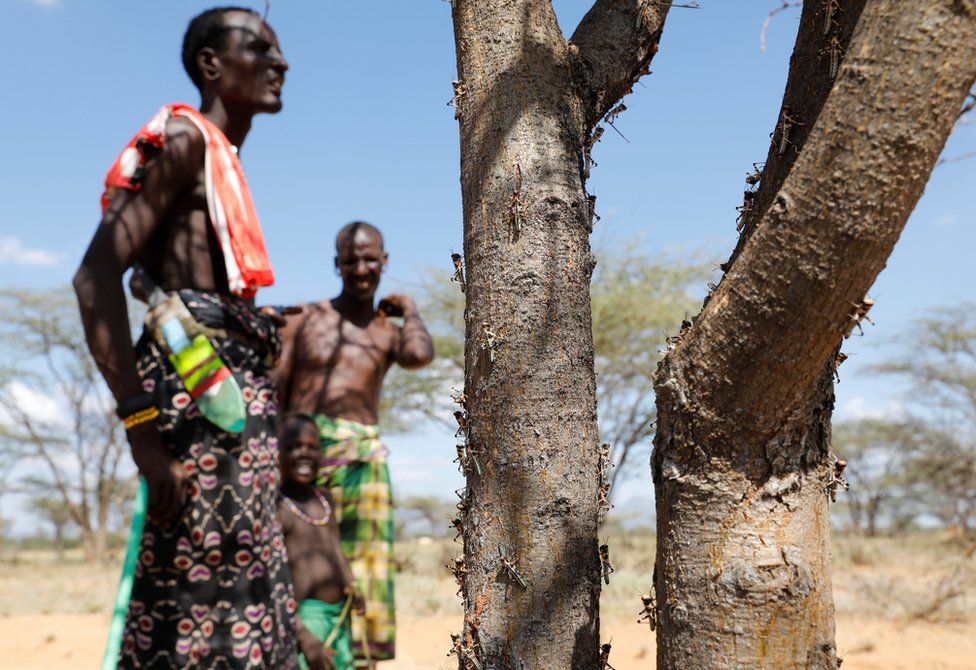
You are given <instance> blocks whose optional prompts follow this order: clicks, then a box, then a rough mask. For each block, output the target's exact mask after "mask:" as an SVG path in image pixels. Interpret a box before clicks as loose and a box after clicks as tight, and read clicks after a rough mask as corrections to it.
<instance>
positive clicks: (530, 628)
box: [453, 0, 668, 670]
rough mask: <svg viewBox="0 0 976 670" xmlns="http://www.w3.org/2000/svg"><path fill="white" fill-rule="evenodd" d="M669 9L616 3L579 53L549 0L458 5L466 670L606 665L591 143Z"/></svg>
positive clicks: (599, 10)
mask: <svg viewBox="0 0 976 670" xmlns="http://www.w3.org/2000/svg"><path fill="white" fill-rule="evenodd" d="M667 4H668V3H643V2H641V1H640V0H608V1H605V0H600V1H599V2H597V3H596V5H595V6H594V8H593V9H592V10H591V12H590V13H589V14H588V15H587V17H586V18H585V19H584V20H583V22H582V23H581V24H580V27H579V29H578V30H577V33H576V34H575V35H574V37H573V40H572V41H571V42H567V41H566V40H565V39H564V38H563V36H562V34H561V33H560V30H559V26H558V24H557V23H556V17H555V14H554V13H553V9H552V6H551V4H550V2H549V0H455V1H454V2H453V18H454V29H455V41H456V47H457V61H458V74H459V76H458V79H459V81H458V82H456V85H455V86H456V88H455V92H456V98H455V105H456V107H457V114H458V118H459V121H460V134H461V189H462V197H463V207H464V256H465V261H466V265H467V292H466V298H467V306H466V313H465V322H466V335H465V391H466V394H467V426H468V446H469V452H470V453H471V454H472V455H471V456H469V458H468V459H467V460H466V461H465V471H466V475H467V484H468V485H467V491H466V493H465V494H464V496H463V499H462V503H461V507H463V508H464V510H463V511H462V521H463V524H464V525H463V529H464V531H463V538H464V569H465V572H464V573H463V584H462V594H463V597H464V604H465V617H464V630H463V633H462V637H461V639H460V641H459V644H458V646H457V653H458V654H459V658H460V666H461V667H462V668H473V667H476V666H475V662H474V661H473V660H472V659H477V663H478V664H480V667H483V668H492V669H493V670H508V669H511V670H523V669H524V670H529V669H531V670H548V669H551V670H567V669H580V670H596V669H597V668H598V667H599V666H600V660H599V654H600V648H599V596H600V561H599V556H598V551H597V545H598V540H597V529H598V512H599V502H598V496H599V491H598V489H599V482H600V478H599V473H598V467H597V463H598V447H599V445H598V435H597V424H596V399H595V383H594V376H593V341H592V333H591V327H590V301H589V282H590V274H591V272H592V269H593V263H594V260H593V255H592V254H591V252H590V246H589V233H590V231H591V202H590V200H589V199H588V196H587V193H586V191H585V172H586V169H587V161H588V149H587V144H588V143H589V141H590V139H589V138H590V133H591V130H592V129H593V127H594V125H595V124H596V123H597V122H598V121H599V120H600V118H602V117H603V115H604V114H606V112H607V111H608V110H609V109H610V107H611V106H612V105H613V104H615V102H616V101H617V100H618V99H619V98H620V97H621V96H622V95H623V94H624V93H626V92H627V91H628V90H629V88H630V86H631V85H632V83H633V82H634V81H635V80H636V78H637V77H638V76H639V75H640V73H642V72H643V71H645V70H646V66H647V63H648V62H649V61H650V59H651V57H652V56H653V53H654V51H655V50H656V42H657V38H658V36H659V29H660V26H661V25H662V23H663V20H664V15H665V13H666V11H667ZM474 459H477V460H478V463H477V464H476V463H475V462H474ZM479 468H480V473H481V474H479Z"/></svg>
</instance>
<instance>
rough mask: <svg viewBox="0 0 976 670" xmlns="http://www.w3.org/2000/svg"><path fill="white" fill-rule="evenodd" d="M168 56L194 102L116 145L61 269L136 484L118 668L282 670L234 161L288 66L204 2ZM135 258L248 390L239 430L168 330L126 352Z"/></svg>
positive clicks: (273, 457) (251, 233)
mask: <svg viewBox="0 0 976 670" xmlns="http://www.w3.org/2000/svg"><path fill="white" fill-rule="evenodd" d="M183 65H184V67H185V68H186V71H187V73H188V74H189V76H190V78H191V79H192V80H193V82H194V84H196V86H197V88H198V89H199V90H200V94H201V99H202V102H201V105H200V110H199V111H197V110H195V109H192V108H190V107H187V106H184V105H170V106H167V107H164V108H163V109H162V110H161V111H160V113H159V114H157V116H156V117H154V118H153V120H152V121H150V122H149V124H147V125H146V126H145V127H144V128H143V129H142V130H141V131H140V132H139V133H138V134H137V135H136V137H135V138H134V139H133V141H132V142H130V144H129V146H128V147H127V148H126V149H125V150H124V151H123V152H122V154H121V155H120V156H119V158H118V159H117V160H116V162H115V164H114V165H113V166H112V167H111V168H110V170H109V173H108V175H107V177H106V193H105V195H103V198H102V204H103V218H102V221H101V223H100V225H99V227H98V229H97V231H96V232H95V235H94V237H93V239H92V241H91V245H90V246H89V248H88V250H87V252H86V253H85V257H84V259H83V260H82V263H81V267H80V268H79V269H78V271H77V273H76V275H75V278H74V287H75V291H76V293H77V296H78V304H79V308H80V311H81V316H82V321H83V322H84V325H85V333H86V337H87V340H88V346H89V348H90V349H91V352H92V355H93V357H94V359H95V361H96V363H97V364H98V366H99V369H100V370H101V372H102V375H103V376H104V378H105V381H106V382H107V383H108V386H109V388H110V390H111V392H112V394H113V395H114V396H115V399H116V401H117V402H118V404H119V409H118V414H119V416H120V418H122V419H123V420H124V422H125V425H126V429H127V435H128V439H129V444H130V446H131V449H132V456H133V459H134V460H135V462H136V465H137V466H138V468H139V472H140V474H141V475H142V476H143V477H144V478H145V481H146V483H147V487H148V491H149V519H148V520H147V522H146V526H145V530H144V532H143V536H142V541H141V547H140V551H139V562H138V564H137V567H136V571H135V581H134V585H133V588H132V596H131V600H130V604H129V609H128V614H127V618H126V625H125V631H124V634H123V639H122V644H121V647H122V648H121V652H120V655H119V661H118V667H120V668H147V667H152V668H222V669H223V668H256V667H261V668H293V667H294V665H295V662H296V647H295V634H294V611H295V607H296V604H295V601H294V598H293V597H292V595H291V579H290V576H289V573H288V569H287V565H286V563H285V560H284V552H283V549H282V547H283V543H282V537H281V529H280V525H279V523H278V520H277V514H276V511H277V506H276V502H275V499H276V495H277V490H278V486H277V477H278V474H277V451H276V437H275V427H274V423H273V417H274V414H275V412H276V405H275V392H274V386H273V384H272V382H271V380H270V378H269V377H268V375H267V370H266V367H265V366H266V361H271V360H272V359H273V358H274V356H275V354H276V353H277V349H278V348H279V343H278V336H277V326H276V324H275V322H273V321H272V320H271V318H269V316H268V315H266V314H264V313H260V312H258V311H257V310H255V308H254V304H253V296H254V294H255V292H256V291H257V289H258V288H259V287H261V286H267V285H270V284H271V283H272V281H273V277H272V273H271V268H270V265H269V264H268V262H267V255H266V253H265V249H264V241H263V238H262V235H261V229H260V225H259V224H258V220H257V216H256V214H255V213H254V207H253V203H252V202H251V197H250V192H249V190H248V188H247V184H246V182H245V181H244V178H243V172H242V170H241V168H240V164H239V162H238V159H237V149H238V148H239V147H240V146H241V145H242V144H243V142H244V139H245V137H246V136H247V134H248V131H249V129H250V127H251V120H252V118H253V117H254V115H255V114H258V113H262V112H267V113H275V112H278V111H279V110H280V109H281V87H282V84H283V82H284V78H285V71H286V70H287V69H288V63H287V62H286V61H285V59H284V57H283V56H282V54H281V50H280V48H279V46H278V39H277V37H276V36H275V33H274V32H273V31H272V30H271V28H270V27H269V26H268V25H267V24H265V23H264V21H263V20H262V19H261V17H260V16H258V15H257V14H255V13H254V12H252V11H251V10H248V9H241V8H218V9H213V10H209V11H206V12H203V13H202V14H200V15H199V16H197V17H196V18H194V19H193V20H192V21H191V22H190V24H189V27H188V28H187V31H186V35H185V37H184V43H183ZM135 263H140V264H141V266H142V267H143V268H144V269H145V271H146V273H147V274H148V276H149V277H151V278H152V279H153V280H154V281H155V283H157V284H158V285H159V286H160V287H161V288H162V289H164V290H165V291H168V292H171V294H172V293H174V292H175V293H176V294H177V295H178V296H179V298H180V299H181V300H182V302H183V303H185V306H186V307H187V308H188V310H189V312H190V314H191V315H192V317H193V319H194V320H195V322H196V324H198V325H199V326H200V327H201V328H206V329H208V330H207V333H208V334H209V339H210V341H211V342H212V344H213V346H214V348H215V350H216V353H217V355H218V356H219V358H220V359H221V360H222V361H223V363H224V364H225V365H226V366H227V367H228V368H229V369H230V371H231V373H232V374H233V378H234V380H236V382H237V384H238V385H239V386H240V388H241V392H242V396H243V400H244V401H246V407H245V409H246V422H245V423H244V428H243V431H242V432H240V433H239V434H237V433H230V432H226V431H224V430H222V429H220V428H218V427H217V426H216V425H214V424H212V423H210V422H209V421H208V420H207V419H206V418H204V416H203V415H202V414H201V410H200V407H201V406H202V405H197V404H196V403H194V402H193V397H198V396H191V392H193V387H192V385H190V384H189V383H187V384H186V385H184V383H183V381H182V379H181V378H180V376H179V375H178V374H177V372H176V371H175V370H174V368H173V365H172V364H171V361H170V357H169V354H170V353H173V352H170V351H169V345H167V342H166V341H163V340H160V339H157V338H156V337H154V333H153V332H150V330H151V329H148V328H147V332H146V333H145V334H144V335H143V336H142V338H141V339H140V340H139V342H138V344H137V345H136V346H135V347H133V345H132V341H131V338H130V335H129V321H128V315H127V310H126V300H125V295H124V292H123V287H122V276H123V274H124V273H125V271H126V270H127V268H129V267H130V266H132V265H133V264H135ZM143 288H144V289H148V288H149V287H146V286H143ZM187 323H189V322H187V321H184V323H183V325H184V326H186V325H187ZM201 365H202V364H201ZM197 390H199V389H197Z"/></svg>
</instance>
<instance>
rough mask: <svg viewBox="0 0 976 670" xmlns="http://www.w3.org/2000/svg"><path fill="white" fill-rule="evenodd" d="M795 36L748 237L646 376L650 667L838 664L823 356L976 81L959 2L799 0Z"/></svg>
mask: <svg viewBox="0 0 976 670" xmlns="http://www.w3.org/2000/svg"><path fill="white" fill-rule="evenodd" d="M838 5H839V8H840V9H841V10H843V11H839V12H838V11H836V10H837V8H838ZM862 9H863V11H862ZM827 12H833V13H832V14H831V16H830V17H828V16H827V15H826V13H827ZM799 30H800V32H799V35H798V39H797V47H796V52H795V53H794V57H793V61H792V63H791V71H790V78H789V82H788V84H787V91H786V94H785V96H784V105H785V106H784V109H783V111H782V112H781V115H780V121H779V123H778V124H777V128H776V131H775V132H774V134H773V145H774V148H773V150H771V151H770V157H769V161H768V163H767V166H766V172H765V173H764V174H763V180H762V183H763V185H762V187H761V188H760V193H758V194H757V196H756V197H755V199H754V200H753V201H752V202H753V207H754V210H753V211H751V212H749V213H748V214H747V216H746V217H745V227H744V231H743V232H744V235H743V240H742V242H741V243H740V245H738V247H737V249H736V251H735V253H734V254H733V258H732V259H731V262H730V266H729V267H728V268H727V274H726V277H725V279H724V280H723V281H722V283H721V284H720V286H719V287H718V288H717V289H716V290H715V292H714V293H713V294H712V295H711V296H710V298H709V300H707V301H706V305H705V306H704V309H703V311H702V313H701V314H700V315H699V317H698V319H697V320H696V322H695V325H694V326H693V327H692V328H691V329H690V330H689V331H688V332H687V333H685V334H684V337H683V338H682V340H681V341H680V342H679V343H678V344H677V347H676V348H675V349H674V351H672V352H670V353H669V354H668V356H667V357H666V358H665V359H664V360H663V361H662V363H661V366H660V368H659V370H658V374H657V378H656V390H657V399H658V400H657V402H658V417H659V423H658V430H657V436H656V439H655V450H656V451H655V456H654V460H653V468H654V476H655V481H656V483H657V491H656V493H657V510H658V553H657V569H656V572H657V575H656V579H655V587H656V592H657V596H658V601H659V602H658V608H659V610H658V616H659V624H660V627H659V629H658V630H659V636H658V667H659V668H661V669H662V670H671V669H677V668H695V669H697V668H803V669H814V670H827V669H828V668H829V669H831V670H833V669H834V668H836V667H837V663H838V660H837V657H836V649H835V646H834V623H833V602H832V598H831V593H830V573H829V558H830V546H829V536H828V531H829V527H828V497H827V490H828V487H829V481H830V480H829V476H830V474H829V473H830V462H829V460H830V459H829V439H830V438H829V419H830V410H831V407H832V404H833V392H832V388H831V387H832V384H831V378H830V375H831V372H832V371H833V369H834V356H835V355H836V351H837V347H838V346H839V344H840V341H841V339H842V336H843V333H844V332H845V331H846V330H847V329H848V328H849V326H850V325H851V323H852V321H851V319H852V316H853V315H854V313H855V309H856V308H857V306H858V305H859V304H860V303H861V301H862V298H863V296H864V294H865V292H866V291H867V290H868V289H869V288H870V286H871V284H872V283H873V282H874V279H875V278H876V277H877V275H878V273H879V272H880V271H881V269H882V268H883V267H884V264H885V261H886V259H887V258H888V255H889V254H890V253H891V250H892V248H893V246H894V244H895V242H896V241H897V239H898V236H899V234H900V232H901V230H902V228H903V227H904V224H905V221H906V220H907V218H908V215H909V214H910V213H911V211H912V209H913V208H914V206H915V203H916V202H917V200H918V198H919V197H920V196H921V193H922V190H923V188H924V185H925V182H926V181H927V179H928V176H929V173H930V172H931V169H932V167H933V165H934V163H935V161H936V159H937V157H938V154H939V152H940V151H941V149H942V146H943V144H944V143H945V139H946V137H947V136H948V133H949V131H950V130H951V127H952V125H953V122H954V120H955V118H956V115H957V113H958V111H959V108H960V106H961V105H962V103H963V100H964V99H965V96H966V93H967V92H968V90H969V88H970V86H971V84H972V83H973V80H974V77H976V3H973V2H972V1H971V0H969V1H964V0H939V1H936V0H932V1H926V2H911V3H906V2H896V1H895V0H867V1H866V2H865V1H861V2H854V1H851V2H831V1H830V0H807V1H806V2H805V3H804V10H803V16H802V18H801V25H800V29H799ZM835 39H836V41H834V40H835ZM841 57H842V58H841ZM832 61H833V63H832ZM834 67H836V68H837V69H836V77H835V78H834V81H833V82H832V85H831V82H830V79H831V74H833V73H832V72H831V70H832V69H833V68H834ZM818 73H819V74H818ZM800 124H803V125H800Z"/></svg>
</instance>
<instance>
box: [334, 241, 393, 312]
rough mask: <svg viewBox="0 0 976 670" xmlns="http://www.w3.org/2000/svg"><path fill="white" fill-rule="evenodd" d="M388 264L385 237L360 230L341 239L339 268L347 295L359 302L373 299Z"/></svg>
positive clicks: (337, 262)
mask: <svg viewBox="0 0 976 670" xmlns="http://www.w3.org/2000/svg"><path fill="white" fill-rule="evenodd" d="M384 265H386V252H384V251H383V238H381V237H380V236H379V235H377V234H376V233H373V232H369V231H365V230H357V231H356V233H355V235H348V236H346V237H344V238H342V239H341V240H339V248H338V255H336V267H337V268H339V276H340V277H342V287H343V290H344V291H345V293H347V294H349V295H351V296H352V297H354V298H357V299H359V300H372V299H373V295H374V294H375V293H376V289H377V288H379V285H380V275H382V274H383V266H384Z"/></svg>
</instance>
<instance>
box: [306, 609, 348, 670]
mask: <svg viewBox="0 0 976 670" xmlns="http://www.w3.org/2000/svg"><path fill="white" fill-rule="evenodd" d="M345 604H346V603H345V601H339V602H337V603H327V602H323V601H321V600H314V599H312V598H309V599H308V600H303V601H302V602H301V604H300V605H299V606H298V618H299V619H301V620H302V625H303V626H305V628H307V629H308V632H310V633H311V634H312V635H314V636H315V637H317V638H318V639H319V640H321V641H322V642H323V643H325V641H326V640H328V639H329V636H330V635H332V643H331V644H330V645H329V648H330V649H332V650H333V651H334V652H335V656H333V657H332V661H333V662H334V663H335V667H336V670H353V662H352V644H351V638H350V633H349V616H348V610H347V612H346V614H347V616H345V617H343V616H342V611H343V608H344V606H345ZM336 627H338V628H339V631H338V632H337V633H335V634H334V635H333V632H332V631H333V630H335V629H336ZM298 665H299V666H300V667H301V668H302V670H308V663H306V662H305V656H304V655H302V654H299V655H298Z"/></svg>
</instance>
